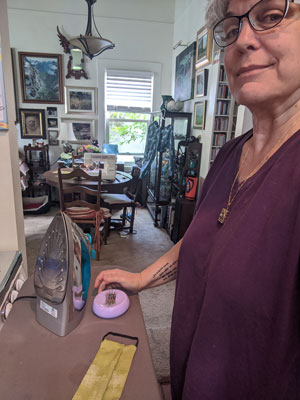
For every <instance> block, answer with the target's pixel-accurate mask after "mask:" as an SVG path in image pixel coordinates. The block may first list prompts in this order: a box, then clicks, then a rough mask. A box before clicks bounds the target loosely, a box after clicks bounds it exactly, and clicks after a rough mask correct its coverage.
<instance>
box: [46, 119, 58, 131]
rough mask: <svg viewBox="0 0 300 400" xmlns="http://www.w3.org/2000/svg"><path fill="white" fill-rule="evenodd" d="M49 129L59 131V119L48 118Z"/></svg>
mask: <svg viewBox="0 0 300 400" xmlns="http://www.w3.org/2000/svg"><path fill="white" fill-rule="evenodd" d="M47 124H48V128H51V129H57V128H58V121H57V118H48V119H47Z"/></svg>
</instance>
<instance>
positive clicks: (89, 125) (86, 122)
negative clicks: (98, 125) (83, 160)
mask: <svg viewBox="0 0 300 400" xmlns="http://www.w3.org/2000/svg"><path fill="white" fill-rule="evenodd" d="M61 122H65V123H67V124H68V125H69V129H70V130H71V131H72V133H73V134H74V136H75V138H76V141H72V140H70V143H75V144H76V143H78V144H81V143H82V144H84V143H91V141H92V140H93V139H95V120H94V119H75V118H74V119H71V118H62V119H61Z"/></svg>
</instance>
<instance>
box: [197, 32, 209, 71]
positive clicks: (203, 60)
mask: <svg viewBox="0 0 300 400" xmlns="http://www.w3.org/2000/svg"><path fill="white" fill-rule="evenodd" d="M212 39H213V38H212V31H211V30H207V28H205V27H204V28H201V29H200V30H199V31H198V32H197V41H196V43H197V45H196V61H195V68H196V69H198V68H202V67H204V66H205V65H207V64H210V63H211V57H212Z"/></svg>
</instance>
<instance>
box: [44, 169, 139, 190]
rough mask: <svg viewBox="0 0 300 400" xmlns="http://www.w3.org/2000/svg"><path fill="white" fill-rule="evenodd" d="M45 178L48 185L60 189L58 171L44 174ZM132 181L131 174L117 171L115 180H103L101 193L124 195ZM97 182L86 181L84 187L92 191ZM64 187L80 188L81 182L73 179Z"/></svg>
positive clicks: (67, 170)
mask: <svg viewBox="0 0 300 400" xmlns="http://www.w3.org/2000/svg"><path fill="white" fill-rule="evenodd" d="M63 171H65V172H66V173H67V172H71V171H73V168H63ZM44 178H45V180H46V183H47V184H48V185H49V186H53V187H56V188H58V170H57V169H53V170H49V171H46V172H45V173H44ZM131 179H132V176H131V174H129V173H127V172H124V171H117V172H116V177H115V179H114V180H108V179H102V180H101V193H123V189H124V188H125V187H127V186H128V185H129V184H130V181H131ZM97 184H98V182H97V181H92V180H91V181H89V180H88V179H85V180H84V186H87V187H89V188H91V189H95V187H96V186H97ZM64 185H65V186H66V187H68V186H78V185H80V181H79V180H78V179H76V178H71V179H68V180H66V181H64Z"/></svg>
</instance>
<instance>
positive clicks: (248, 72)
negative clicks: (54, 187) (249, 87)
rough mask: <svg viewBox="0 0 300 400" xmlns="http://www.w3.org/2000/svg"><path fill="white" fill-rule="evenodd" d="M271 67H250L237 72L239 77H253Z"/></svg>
mask: <svg viewBox="0 0 300 400" xmlns="http://www.w3.org/2000/svg"><path fill="white" fill-rule="evenodd" d="M270 66H271V65H249V66H247V67H243V68H240V69H239V70H238V72H237V76H241V75H252V74H255V73H257V72H260V71H261V70H264V69H267V68H269V67H270Z"/></svg>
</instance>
